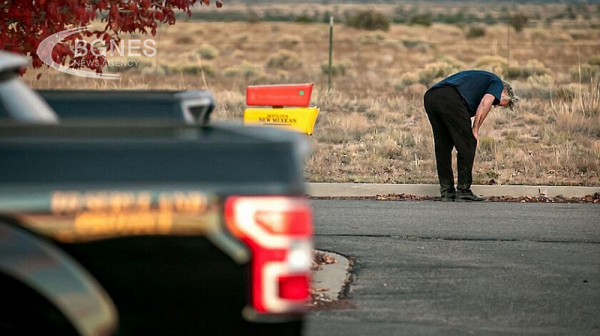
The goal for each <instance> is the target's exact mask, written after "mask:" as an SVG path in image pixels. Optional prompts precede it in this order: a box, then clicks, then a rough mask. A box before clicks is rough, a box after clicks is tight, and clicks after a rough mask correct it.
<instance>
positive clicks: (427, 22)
mask: <svg viewBox="0 0 600 336" xmlns="http://www.w3.org/2000/svg"><path fill="white" fill-rule="evenodd" d="M409 23H410V25H419V26H425V27H429V26H431V15H429V14H417V15H415V16H413V17H411V18H410V21H409Z"/></svg>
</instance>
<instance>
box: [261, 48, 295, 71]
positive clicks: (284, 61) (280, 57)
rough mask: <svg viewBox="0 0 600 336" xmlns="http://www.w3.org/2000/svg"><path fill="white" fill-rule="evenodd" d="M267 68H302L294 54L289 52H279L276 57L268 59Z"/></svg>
mask: <svg viewBox="0 0 600 336" xmlns="http://www.w3.org/2000/svg"><path fill="white" fill-rule="evenodd" d="M267 67H268V68H282V69H298V68H300V67H302V62H301V61H300V60H299V59H298V56H297V55H296V53H294V52H291V51H289V50H280V51H279V52H278V53H277V55H275V56H273V57H271V58H269V61H268V62H267Z"/></svg>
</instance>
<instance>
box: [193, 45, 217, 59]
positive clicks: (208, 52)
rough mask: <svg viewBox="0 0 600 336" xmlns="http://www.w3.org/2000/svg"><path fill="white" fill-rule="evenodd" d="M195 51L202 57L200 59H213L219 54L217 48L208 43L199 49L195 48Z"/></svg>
mask: <svg viewBox="0 0 600 336" xmlns="http://www.w3.org/2000/svg"><path fill="white" fill-rule="evenodd" d="M196 53H197V54H198V55H200V57H202V59H207V60H211V59H215V58H217V56H219V50H217V48H215V47H213V46H211V45H210V44H203V45H202V46H201V47H200V49H198V50H196Z"/></svg>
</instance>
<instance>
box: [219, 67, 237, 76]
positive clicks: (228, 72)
mask: <svg viewBox="0 0 600 336" xmlns="http://www.w3.org/2000/svg"><path fill="white" fill-rule="evenodd" d="M239 73H240V72H239V70H238V69H237V68H235V67H228V68H225V69H223V72H222V74H223V77H227V78H231V77H237V76H238V75H239Z"/></svg>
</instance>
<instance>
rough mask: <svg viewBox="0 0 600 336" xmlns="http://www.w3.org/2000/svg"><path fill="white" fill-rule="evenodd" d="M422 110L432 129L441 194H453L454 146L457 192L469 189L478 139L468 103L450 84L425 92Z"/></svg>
mask: <svg viewBox="0 0 600 336" xmlns="http://www.w3.org/2000/svg"><path fill="white" fill-rule="evenodd" d="M424 103H425V111H427V116H428V117H429V122H430V123H431V127H432V128H433V138H434V141H435V159H436V161H437V171H438V177H439V179H440V186H441V193H442V196H453V194H454V192H455V191H454V175H453V173H452V148H454V147H456V151H457V152H458V154H457V166H458V185H457V189H458V191H459V192H460V191H468V190H470V189H471V184H472V183H473V175H472V170H473V161H474V160H475V150H476V149H477V139H475V136H473V131H472V128H471V116H470V114H469V111H468V110H467V104H466V103H465V101H464V100H463V98H462V96H461V95H460V93H459V92H458V90H457V89H456V88H455V87H453V86H443V87H438V88H434V89H432V90H430V91H427V92H426V93H425V98H424Z"/></svg>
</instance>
